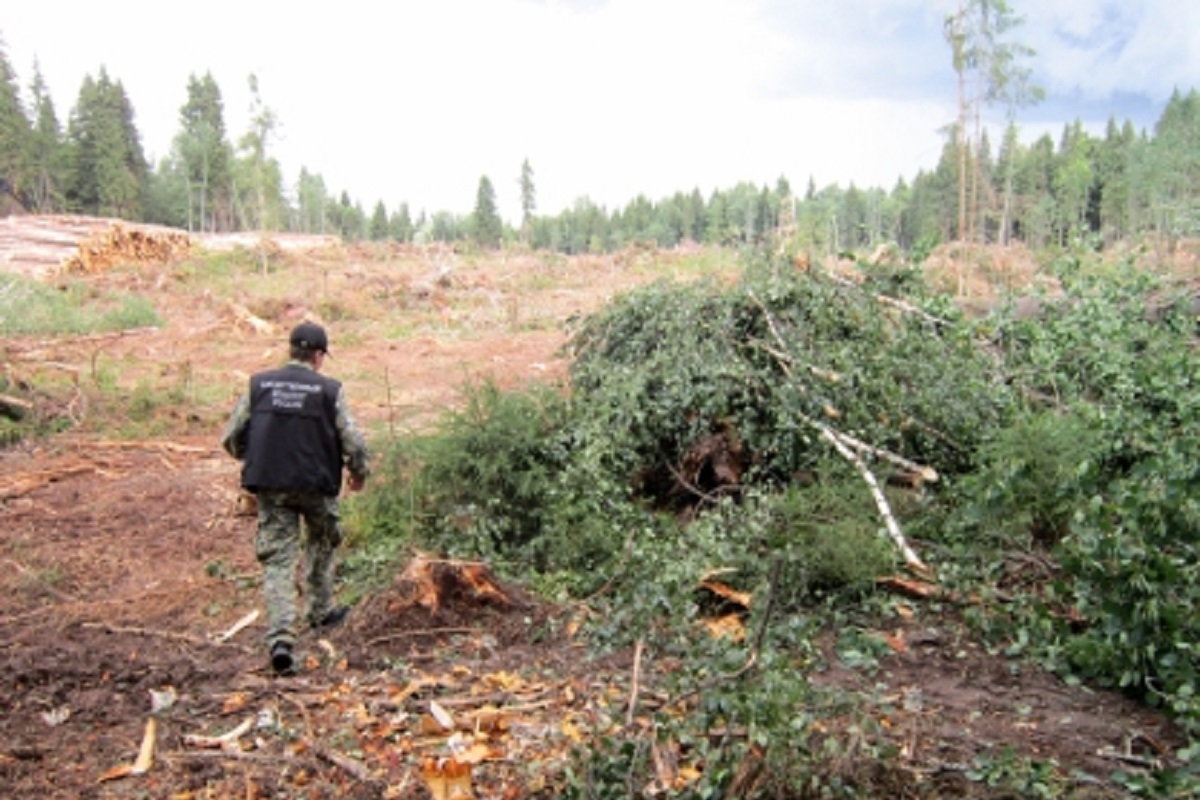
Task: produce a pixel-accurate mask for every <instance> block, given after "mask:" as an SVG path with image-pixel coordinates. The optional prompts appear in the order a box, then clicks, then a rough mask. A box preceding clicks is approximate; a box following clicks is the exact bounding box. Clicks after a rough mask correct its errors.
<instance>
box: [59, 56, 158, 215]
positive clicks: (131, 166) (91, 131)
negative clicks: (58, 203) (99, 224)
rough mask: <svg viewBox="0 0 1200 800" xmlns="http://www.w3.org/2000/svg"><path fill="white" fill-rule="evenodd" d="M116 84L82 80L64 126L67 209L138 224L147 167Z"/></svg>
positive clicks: (102, 75) (100, 78)
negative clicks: (65, 138) (65, 128)
mask: <svg viewBox="0 0 1200 800" xmlns="http://www.w3.org/2000/svg"><path fill="white" fill-rule="evenodd" d="M133 117H134V114H133V105H132V104H131V103H130V102H129V98H128V97H127V96H126V94H125V88H124V86H122V84H121V82H120V81H113V80H111V79H110V78H109V77H108V73H107V71H106V70H105V69H104V68H103V67H101V68H100V72H99V74H98V75H97V77H96V78H92V76H91V75H86V76H85V77H84V80H83V85H82V86H81V88H80V90H79V99H78V101H77V102H76V104H75V107H74V109H73V110H72V112H71V118H70V122H69V123H68V126H67V152H68V162H69V173H68V178H67V191H66V195H67V204H68V207H69V208H70V209H71V210H74V211H77V212H80V213H84V214H94V215H97V216H111V217H120V218H123V219H129V220H140V219H141V218H142V215H143V209H144V203H145V192H146V179H147V173H148V171H149V168H148V166H147V164H146V157H145V155H144V154H143V152H142V144H141V138H140V136H139V135H138V132H137V127H136V125H135V124H134V118H133Z"/></svg>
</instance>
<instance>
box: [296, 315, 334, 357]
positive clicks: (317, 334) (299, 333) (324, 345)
mask: <svg viewBox="0 0 1200 800" xmlns="http://www.w3.org/2000/svg"><path fill="white" fill-rule="evenodd" d="M291 342H292V347H302V348H304V349H305V350H320V351H321V352H322V353H324V354H325V355H329V338H328V337H327V336H326V335H325V329H324V328H322V327H321V326H320V325H318V324H316V323H315V322H301V323H300V324H299V325H297V326H296V327H295V328H293V329H292V339H291Z"/></svg>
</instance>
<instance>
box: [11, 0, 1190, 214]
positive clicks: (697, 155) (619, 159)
mask: <svg viewBox="0 0 1200 800" xmlns="http://www.w3.org/2000/svg"><path fill="white" fill-rule="evenodd" d="M955 2H956V0H839V2H834V3H831V2H827V0H608V1H607V2H605V1H604V0H399V1H396V2H391V3H375V2H367V1H366V0H341V2H339V3H337V4H333V5H329V4H323V5H320V6H318V5H315V4H311V3H296V2H280V1H278V0H270V1H268V0H252V1H251V2H233V0H209V2H207V3H205V4H203V5H202V6H197V7H195V8H191V9H189V10H187V11H178V10H174V9H173V10H171V11H170V12H167V11H165V10H164V7H163V5H162V4H161V3H154V2H149V1H148V0H140V1H138V0H107V2H104V3H98V2H95V1H94V0H75V1H74V2H71V1H69V0H42V2H38V3H15V2H14V3H7V4H5V5H4V6H3V7H2V8H0V35H3V37H4V39H5V41H6V43H7V45H8V53H9V59H10V62H11V63H12V65H13V67H14V69H15V70H16V71H17V73H18V75H19V76H20V77H21V79H22V84H26V83H27V82H28V79H29V77H30V76H31V72H32V64H33V59H34V57H35V55H36V57H37V58H38V59H39V60H40V65H41V69H42V71H43V73H44V75H45V76H46V78H47V81H48V83H49V85H50V88H51V92H52V95H53V97H54V100H55V102H56V105H57V108H58V111H59V115H60V118H62V119H63V120H64V121H65V118H66V116H67V113H68V111H69V109H70V107H71V105H73V103H74V101H75V97H76V94H77V92H78V89H79V86H80V83H81V82H82V79H83V76H84V75H85V74H88V73H92V74H94V73H95V72H96V71H97V70H98V68H99V67H100V66H101V65H104V66H105V67H106V68H107V70H108V72H109V74H110V75H111V76H112V77H114V78H117V79H120V80H121V81H122V82H123V84H124V85H125V88H126V90H127V92H128V94H129V96H130V98H131V100H132V102H133V105H134V108H135V110H136V113H137V123H138V125H139V128H140V130H141V131H142V133H143V136H144V144H145V146H146V148H147V150H148V152H149V153H151V154H152V155H155V156H162V155H164V154H165V153H166V152H167V150H168V148H169V147H170V141H171V138H172V136H173V135H174V133H175V131H176V129H177V126H178V121H177V120H178V111H179V107H180V106H181V105H182V104H183V102H184V100H185V99H186V85H187V78H188V75H189V74H190V73H196V74H200V73H203V72H204V71H206V70H209V71H211V72H212V73H213V76H214V77H215V78H216V80H217V83H218V84H219V85H220V87H221V89H222V92H223V95H224V99H225V109H226V121H227V127H228V129H229V133H230V137H231V138H233V139H236V138H237V137H238V136H239V135H240V134H241V133H242V132H243V131H244V129H245V127H246V124H247V118H248V114H247V107H248V104H249V95H248V92H247V88H246V79H247V76H248V75H249V74H250V73H251V72H253V73H255V74H256V75H257V76H258V78H259V83H260V87H261V92H262V97H263V100H264V101H265V102H266V104H267V105H268V106H270V107H271V108H272V109H273V110H274V111H275V112H276V113H277V115H278V117H279V119H280V120H281V123H282V124H281V128H280V131H279V135H280V138H279V140H278V141H277V143H276V147H275V153H276V155H277V156H278V157H279V159H280V160H281V162H282V164H283V167H284V170H285V176H286V177H287V178H288V179H289V180H291V181H294V180H295V178H296V176H297V175H298V174H299V170H300V168H301V166H304V167H306V168H307V169H308V170H309V171H311V172H316V173H318V174H320V175H321V176H322V177H324V179H325V183H326V186H327V187H328V188H329V189H330V191H332V192H341V191H343V190H344V191H346V192H348V193H349V194H350V196H351V197H353V198H355V199H357V200H359V201H361V202H362V203H364V205H365V206H367V211H368V212H369V211H370V206H371V205H373V204H374V202H375V201H376V200H377V199H379V200H383V201H384V202H385V203H386V204H387V205H388V207H389V208H391V207H395V206H396V204H398V203H399V202H401V201H406V202H408V203H409V204H410V207H411V208H412V209H413V211H414V212H416V211H418V210H420V209H426V210H429V211H434V210H442V209H448V210H452V211H454V212H455V213H460V214H465V213H468V212H469V211H470V209H471V207H472V205H473V203H474V197H475V191H476V188H477V186H478V181H479V178H480V177H481V176H482V175H487V176H488V177H489V178H490V179H491V181H492V183H493V185H494V186H495V187H496V191H497V195H498V198H499V200H500V202H501V209H502V211H503V212H504V213H505V214H506V216H509V218H510V219H511V218H513V217H515V213H516V205H517V186H516V181H517V178H518V174H519V171H520V165H521V162H522V161H523V160H524V159H526V158H528V159H529V160H530V163H531V164H532V166H533V168H534V171H535V183H536V186H537V191H538V206H539V210H540V211H541V212H543V213H557V212H558V211H560V210H562V209H563V208H565V207H569V206H570V205H571V204H572V203H573V202H574V201H575V199H576V198H577V197H578V196H581V195H587V196H590V197H591V198H592V199H593V200H594V201H595V202H598V203H601V204H603V205H606V206H607V207H609V208H610V209H613V208H616V207H618V206H621V205H624V203H626V202H628V201H629V200H631V199H633V197H634V196H636V195H637V194H639V193H640V194H645V195H646V196H648V197H650V198H651V199H659V198H661V197H663V196H666V195H668V194H671V193H673V192H675V191H690V190H691V189H692V188H699V189H701V191H702V192H704V193H705V194H707V193H709V192H711V191H712V190H713V189H716V188H726V187H729V186H731V185H733V184H734V183H736V182H738V181H741V180H749V181H753V182H755V183H760V184H761V183H766V184H773V183H774V181H775V180H776V179H777V178H778V177H780V175H784V176H786V177H787V178H788V179H789V180H790V181H791V182H792V184H793V185H794V186H797V187H798V188H799V187H802V186H803V185H804V184H805V183H806V182H807V180H808V177H809V175H812V176H813V177H814V178H815V179H816V181H817V183H818V184H819V185H824V184H826V183H832V182H840V183H843V184H846V183H849V182H851V181H853V182H855V183H856V184H857V185H859V186H869V185H881V186H884V187H890V186H891V185H892V183H893V182H894V181H895V180H896V178H897V177H900V176H904V177H905V178H909V179H911V177H912V176H913V175H915V174H916V172H917V170H918V169H921V168H931V167H932V166H934V165H935V164H936V161H937V158H938V155H939V153H940V150H941V142H942V136H941V134H939V133H938V131H939V129H940V128H942V127H943V126H944V125H945V124H946V123H947V122H949V121H950V120H951V119H952V117H953V115H954V110H953V106H954V78H953V73H952V71H951V70H950V64H949V55H948V53H947V50H946V45H945V42H944V41H943V38H942V20H943V19H944V16H945V14H946V13H947V11H949V10H951V9H952V8H953V7H954V5H955ZM1013 5H1015V6H1017V11H1018V12H1019V13H1024V14H1026V15H1027V20H1028V21H1027V24H1026V25H1025V26H1024V27H1023V28H1021V29H1019V31H1018V32H1017V34H1018V36H1019V37H1020V38H1021V39H1022V40H1023V41H1028V43H1030V44H1032V45H1033V46H1035V47H1036V48H1037V49H1038V50H1039V51H1040V55H1039V57H1038V59H1037V62H1036V64H1035V66H1036V68H1037V69H1038V71H1039V77H1040V76H1045V77H1044V78H1043V80H1044V81H1045V83H1046V84H1047V88H1049V89H1050V90H1051V91H1053V92H1055V93H1066V94H1069V93H1087V94H1088V96H1089V97H1095V98H1104V97H1106V96H1108V94H1109V93H1111V92H1112V91H1113V90H1121V91H1126V92H1134V93H1150V94H1153V95H1155V96H1158V97H1162V98H1165V96H1166V94H1169V92H1170V89H1171V88H1172V87H1173V86H1174V85H1177V84H1178V85H1180V86H1182V87H1189V88H1190V85H1192V84H1193V83H1195V82H1196V76H1198V75H1200V64H1197V58H1198V57H1200V56H1198V54H1197V44H1196V43H1195V42H1194V41H1193V40H1195V39H1197V38H1198V37H1196V36H1194V33H1195V31H1197V30H1200V3H1197V2H1195V0H1186V2H1180V1H1179V0H1121V1H1120V2H1116V1H1115V0H1055V2H1053V3H1035V2H1033V0H1024V1H1023V2H1021V1H1019V0H1013Z"/></svg>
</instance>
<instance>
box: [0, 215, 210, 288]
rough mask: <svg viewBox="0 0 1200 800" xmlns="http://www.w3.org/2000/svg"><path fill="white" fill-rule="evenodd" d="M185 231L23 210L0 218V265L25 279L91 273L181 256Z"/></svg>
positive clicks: (188, 240) (187, 241) (187, 243)
mask: <svg viewBox="0 0 1200 800" xmlns="http://www.w3.org/2000/svg"><path fill="white" fill-rule="evenodd" d="M191 245H192V240H191V237H190V236H189V235H188V233H187V232H186V231H182V230H179V229H177V228H167V227H163V226H157V225H135V224H132V223H126V222H122V221H121V220H116V219H110V218H104V217H84V216H77V215H71V214H23V215H15V216H10V217H2V218H0V269H3V270H5V271H7V272H15V273H17V274H20V275H25V276H26V277H30V278H44V277H48V276H50V275H55V274H57V273H59V272H61V271H63V270H66V271H70V272H77V273H94V272H98V271H101V270H104V269H107V268H109V267H112V266H114V265H116V264H121V263H126V264H146V263H151V261H152V260H153V259H157V258H164V257H167V258H168V260H169V258H176V257H180V256H182V255H184V254H186V253H187V252H188V251H189V249H190V248H191Z"/></svg>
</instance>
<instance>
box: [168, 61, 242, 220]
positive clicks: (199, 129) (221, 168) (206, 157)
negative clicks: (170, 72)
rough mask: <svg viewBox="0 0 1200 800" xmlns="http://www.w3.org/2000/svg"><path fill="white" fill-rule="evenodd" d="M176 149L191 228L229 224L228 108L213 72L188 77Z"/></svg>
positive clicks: (176, 138) (180, 112)
mask: <svg viewBox="0 0 1200 800" xmlns="http://www.w3.org/2000/svg"><path fill="white" fill-rule="evenodd" d="M179 127H180V130H179V133H178V134H177V135H176V137H175V150H176V152H177V154H178V157H179V159H180V160H181V162H182V164H183V166H184V170H185V172H186V175H187V181H188V186H189V192H188V229H189V230H195V229H199V230H216V229H218V227H222V226H220V225H218V219H219V218H224V219H225V220H226V222H228V217H229V213H228V212H229V199H230V193H231V192H230V189H231V187H230V178H231V174H230V160H231V159H230V146H229V142H228V141H227V140H226V136H225V108H224V103H223V102H222V100H221V89H220V87H219V86H218V85H217V82H216V81H215V80H214V79H213V76H212V73H207V72H206V73H205V74H204V77H203V78H197V77H196V76H195V75H194V74H193V75H190V76H188V85H187V102H186V103H184V105H183V106H182V107H181V108H180V109H179Z"/></svg>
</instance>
